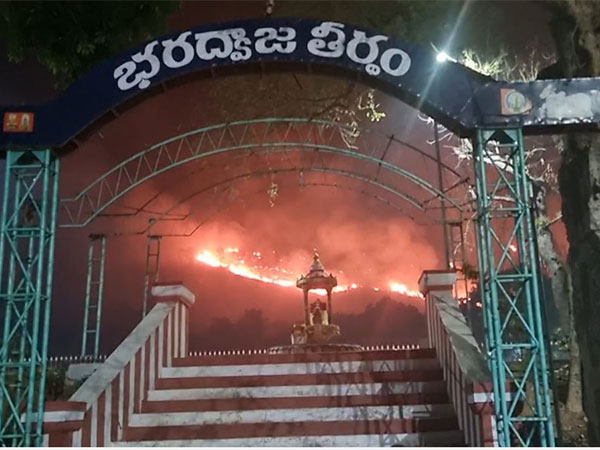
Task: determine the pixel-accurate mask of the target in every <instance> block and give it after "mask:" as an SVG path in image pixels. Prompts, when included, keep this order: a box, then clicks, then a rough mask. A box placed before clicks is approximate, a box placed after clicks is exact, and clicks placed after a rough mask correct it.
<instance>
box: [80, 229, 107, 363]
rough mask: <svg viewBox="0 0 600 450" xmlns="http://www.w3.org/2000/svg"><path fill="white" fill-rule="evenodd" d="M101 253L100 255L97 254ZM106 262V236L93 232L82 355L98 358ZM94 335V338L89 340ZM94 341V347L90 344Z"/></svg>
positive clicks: (89, 254)
mask: <svg viewBox="0 0 600 450" xmlns="http://www.w3.org/2000/svg"><path fill="white" fill-rule="evenodd" d="M96 255H99V256H96ZM105 262H106V236H105V235H104V234H91V235H90V247H89V251H88V273H87V281H86V286H85V309H84V313H83V336H82V338H81V356H82V357H85V356H91V357H93V358H94V359H96V358H98V351H99V349H100V331H101V322H102V298H103V291H104V266H105ZM88 336H93V338H94V340H93V341H91V340H88ZM88 342H91V343H92V348H91V349H88V347H90V346H89V345H88Z"/></svg>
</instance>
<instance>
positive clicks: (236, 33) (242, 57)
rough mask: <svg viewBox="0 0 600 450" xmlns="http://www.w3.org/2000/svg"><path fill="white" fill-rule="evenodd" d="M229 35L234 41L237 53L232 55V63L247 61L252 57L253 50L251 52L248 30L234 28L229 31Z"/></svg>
mask: <svg viewBox="0 0 600 450" xmlns="http://www.w3.org/2000/svg"><path fill="white" fill-rule="evenodd" d="M229 34H230V35H231V37H232V39H233V48H235V50H236V51H235V52H232V53H231V60H232V61H246V60H247V59H250V56H252V50H250V47H249V46H250V45H252V42H250V39H249V38H247V37H246V30H244V29H243V28H232V29H231V30H229Z"/></svg>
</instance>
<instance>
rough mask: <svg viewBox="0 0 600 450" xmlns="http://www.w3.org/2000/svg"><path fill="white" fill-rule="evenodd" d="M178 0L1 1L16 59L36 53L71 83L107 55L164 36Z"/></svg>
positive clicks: (2, 33)
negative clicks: (169, 15) (96, 0)
mask: <svg viewBox="0 0 600 450" xmlns="http://www.w3.org/2000/svg"><path fill="white" fill-rule="evenodd" d="M178 6H179V2H178V1H136V2H121V1H106V2H83V1H75V2H67V1H58V2H45V1H33V2H17V1H8V2H1V3H0V39H2V41H3V42H4V44H5V46H6V51H7V54H8V57H9V59H10V61H13V62H19V61H22V60H23V59H24V58H25V57H26V56H27V55H28V54H32V55H34V56H35V57H36V58H37V59H38V61H39V62H40V63H41V64H42V65H43V66H44V67H46V68H47V69H48V70H50V72H51V73H52V74H53V75H55V76H56V77H57V79H58V84H59V86H63V87H64V86H66V85H67V84H68V83H69V82H71V81H73V80H74V79H75V78H77V77H78V76H80V75H82V74H84V73H85V72H87V71H88V70H89V69H90V68H91V67H92V66H93V65H95V64H97V63H98V62H100V61H102V60H103V59H106V58H109V57H111V56H115V55H116V54H118V53H119V52H121V51H123V50H125V49H127V48H129V47H132V46H134V45H136V44H139V43H141V42H144V41H146V40H148V39H149V38H151V37H153V36H156V35H158V34H160V33H161V32H162V31H163V29H164V27H165V25H166V18H167V16H168V14H170V13H172V12H173V11H175V9H176V8H177V7H178Z"/></svg>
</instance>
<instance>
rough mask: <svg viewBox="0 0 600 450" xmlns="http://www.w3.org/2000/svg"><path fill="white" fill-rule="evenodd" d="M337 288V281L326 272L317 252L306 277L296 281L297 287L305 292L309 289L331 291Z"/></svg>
mask: <svg viewBox="0 0 600 450" xmlns="http://www.w3.org/2000/svg"><path fill="white" fill-rule="evenodd" d="M335 286H337V279H336V278H335V277H334V276H333V275H332V274H328V273H326V272H325V267H323V264H322V263H321V260H320V259H319V254H318V253H317V252H315V254H314V256H313V262H312V264H311V266H310V269H309V271H308V273H307V274H306V275H303V276H301V277H300V278H298V280H297V281H296V287H299V288H301V289H304V290H309V289H327V290H331V289H332V288H333V287H335Z"/></svg>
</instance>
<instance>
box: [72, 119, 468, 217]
mask: <svg viewBox="0 0 600 450" xmlns="http://www.w3.org/2000/svg"><path fill="white" fill-rule="evenodd" d="M363 131H364V132H365V133H368V130H363ZM347 133H348V127H345V126H342V125H340V124H336V123H333V122H326V121H319V120H311V119H259V120H251V121H241V122H231V123H227V124H222V125H215V126H211V127H204V128H200V129H198V130H194V131H191V132H188V133H184V134H182V135H179V136H176V137H174V138H171V139H168V140H166V141H163V142H161V143H159V144H156V145H154V146H152V147H150V148H148V149H146V150H143V151H141V152H138V153H136V154H135V155H133V156H131V157H130V158H127V159H126V160H124V161H123V162H121V163H120V164H118V165H117V166H115V167H113V168H112V169H111V170H109V171H108V172H106V173H104V174H103V175H101V176H100V177H98V178H97V179H96V180H95V181H94V182H93V183H91V184H90V185H89V186H87V187H86V188H85V189H83V190H82V191H81V192H80V193H79V194H78V195H77V196H75V197H74V198H69V199H63V200H61V211H63V212H64V213H65V218H66V222H64V223H61V227H64V228H71V227H83V226H86V225H87V224H89V223H90V222H91V221H92V220H93V219H94V218H95V217H96V216H97V215H98V214H100V213H101V212H102V211H104V210H105V209H106V208H108V207H109V206H110V205H112V204H113V203H114V202H115V201H116V200H118V199H119V198H121V197H122V196H123V195H125V194H126V193H127V192H129V191H131V190H132V189H135V188H136V187H137V186H139V185H141V184H142V183H144V182H145V181H147V180H149V179H151V178H153V177H155V176H157V175H160V174H162V173H164V172H166V171H168V170H171V169H173V168H175V167H179V166H182V165H184V164H186V163H188V162H191V161H194V160H198V159H201V158H206V157H210V156H216V155H221V154H225V153H229V152H240V151H244V150H245V151H255V150H257V149H263V151H265V152H271V153H275V152H297V151H305V152H307V151H315V150H318V151H319V152H322V153H330V154H337V155H341V156H345V157H349V158H355V159H358V160H362V161H365V162H369V163H373V164H376V165H377V166H379V167H383V168H385V169H387V170H389V171H391V172H393V173H395V174H398V175H400V176H402V177H404V178H405V179H407V180H409V181H411V182H412V183H414V184H416V185H417V186H419V187H420V188H422V189H423V190H425V191H426V192H428V193H429V194H431V195H432V196H434V197H436V198H440V199H444V200H445V201H446V202H447V203H448V204H451V205H452V206H453V207H455V208H458V209H460V208H461V207H460V205H458V204H457V203H456V202H455V201H454V200H453V199H452V198H450V197H448V196H447V195H446V193H444V192H441V191H440V190H439V189H437V188H436V187H435V186H433V185H432V184H431V183H429V182H427V181H425V180H424V179H422V178H421V177H419V176H417V175H415V174H414V173H412V172H410V171H408V170H405V169H403V168H401V167H398V166H396V165H394V164H391V163H389V162H386V161H384V160H383V159H382V158H378V157H376V156H373V155H374V152H375V151H376V150H377V149H374V148H369V147H368V146H367V145H366V144H365V145H364V146H363V148H362V150H361V151H358V150H356V149H354V147H357V148H360V146H359V145H357V144H358V143H356V142H355V143H354V144H353V145H352V146H349V145H348V142H347V139H348V137H347ZM386 139H387V138H386ZM394 141H395V142H398V143H400V144H402V145H403V146H406V147H407V148H409V149H410V150H411V151H417V152H419V153H420V154H421V155H423V157H426V158H429V159H431V160H433V161H435V158H433V157H431V155H428V154H427V153H425V152H422V151H421V150H419V149H416V148H415V147H413V146H410V145H409V144H406V143H404V142H402V141H399V140H397V139H395V140H394ZM442 166H443V168H444V170H446V171H450V172H451V173H453V174H454V175H455V176H457V177H459V178H460V174H458V173H457V172H456V171H454V169H452V168H450V167H448V166H446V165H443V164H442Z"/></svg>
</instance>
